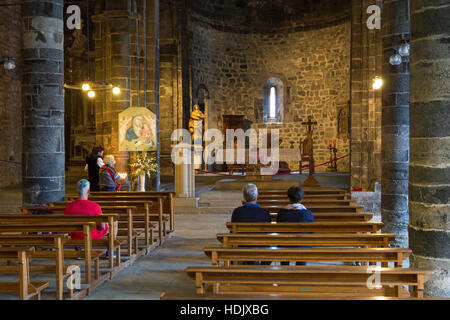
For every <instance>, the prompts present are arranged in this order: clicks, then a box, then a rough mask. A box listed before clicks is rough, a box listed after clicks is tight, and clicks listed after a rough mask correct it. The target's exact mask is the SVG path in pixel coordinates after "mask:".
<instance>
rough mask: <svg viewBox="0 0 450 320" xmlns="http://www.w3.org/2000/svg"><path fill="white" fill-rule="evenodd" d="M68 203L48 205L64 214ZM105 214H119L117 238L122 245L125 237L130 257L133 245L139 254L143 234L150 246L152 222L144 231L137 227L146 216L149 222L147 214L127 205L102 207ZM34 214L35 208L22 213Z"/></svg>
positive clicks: (49, 203)
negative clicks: (139, 240)
mask: <svg viewBox="0 0 450 320" xmlns="http://www.w3.org/2000/svg"><path fill="white" fill-rule="evenodd" d="M67 203H68V202H61V201H58V202H48V203H47V205H48V207H49V209H51V210H52V211H53V212H54V213H61V214H63V213H64V209H65V206H66V204H67ZM100 207H101V209H102V213H103V214H118V215H119V232H118V234H117V238H118V240H119V242H121V244H123V241H122V240H123V239H122V237H125V239H126V243H127V248H128V249H127V250H128V255H129V256H130V257H131V256H132V255H133V243H134V246H135V248H134V249H135V253H136V254H137V253H138V251H139V248H138V247H137V238H138V237H139V236H140V235H141V232H144V233H145V236H144V238H145V243H146V246H147V247H148V246H149V241H150V238H149V237H150V236H149V234H150V235H151V228H152V224H151V223H150V220H148V224H147V225H146V227H145V228H144V231H142V230H140V229H138V228H137V227H136V226H135V222H134V221H135V220H136V219H137V218H138V217H140V216H144V221H145V220H147V214H146V213H143V214H142V213H138V212H137V207H136V206H126V205H107V204H101V205H100ZM25 210H26V212H27V213H32V212H33V211H34V210H35V208H22V212H25Z"/></svg>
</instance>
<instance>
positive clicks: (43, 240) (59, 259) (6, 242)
mask: <svg viewBox="0 0 450 320" xmlns="http://www.w3.org/2000/svg"><path fill="white" fill-rule="evenodd" d="M67 240H68V236H67V235H61V234H59V235H23V234H21V235H2V234H0V246H2V247H4V246H15V247H16V246H21V247H22V246H25V247H37V246H39V247H42V246H45V247H50V248H52V249H54V251H50V252H49V251H44V252H40V251H35V252H34V255H33V258H37V259H38V258H44V259H45V258H48V257H53V258H55V265H50V266H42V265H41V266H39V268H34V267H33V266H31V268H32V269H34V270H33V271H35V272H39V273H51V274H53V273H54V274H55V276H56V299H57V300H62V299H63V289H64V283H63V281H64V278H65V272H64V244H65V243H66V241H67ZM69 295H70V296H71V295H73V293H71V294H69Z"/></svg>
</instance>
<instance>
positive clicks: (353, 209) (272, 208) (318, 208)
mask: <svg viewBox="0 0 450 320" xmlns="http://www.w3.org/2000/svg"><path fill="white" fill-rule="evenodd" d="M261 207H262V208H264V209H266V210H268V211H269V212H278V211H280V210H281V209H286V206H284V205H282V206H279V205H261ZM307 208H308V209H309V210H310V211H311V212H312V214H313V215H316V214H317V213H330V212H335V213H362V212H363V210H364V207H362V206H328V205H320V204H316V205H311V206H307Z"/></svg>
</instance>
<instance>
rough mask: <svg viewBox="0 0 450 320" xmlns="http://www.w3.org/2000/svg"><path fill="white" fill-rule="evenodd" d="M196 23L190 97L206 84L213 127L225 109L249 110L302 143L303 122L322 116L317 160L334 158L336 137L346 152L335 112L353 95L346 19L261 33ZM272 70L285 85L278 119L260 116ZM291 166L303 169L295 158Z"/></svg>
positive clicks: (259, 121)
mask: <svg viewBox="0 0 450 320" xmlns="http://www.w3.org/2000/svg"><path fill="white" fill-rule="evenodd" d="M192 28H193V50H192V51H193V59H192V60H193V68H192V69H193V93H194V96H193V101H194V103H195V102H196V98H197V97H195V93H196V91H197V88H198V87H199V86H201V85H204V86H206V88H207V90H208V91H209V95H210V100H209V103H208V104H209V106H208V108H209V109H208V127H209V128H218V129H221V128H222V116H223V115H229V114H234V115H245V117H246V120H248V121H250V122H251V127H252V128H255V129H262V128H274V129H280V136H281V138H282V139H283V143H282V145H281V147H282V148H290V147H291V146H293V147H294V148H299V144H300V141H301V140H302V139H304V138H305V137H306V131H307V128H306V126H303V125H302V124H301V122H302V121H307V118H308V116H309V115H312V116H313V119H314V120H315V121H317V122H318V125H317V126H316V127H315V128H314V132H315V133H314V152H315V158H316V163H322V162H325V161H328V160H329V155H330V153H329V149H328V142H329V140H334V141H337V147H338V149H339V152H338V156H343V155H346V154H348V153H349V140H348V135H347V132H346V133H345V135H343V134H341V135H339V134H338V119H337V118H338V113H339V110H341V109H345V110H347V108H348V103H349V100H350V77H349V70H350V34H351V31H350V20H349V19H344V20H341V21H337V22H335V23H334V24H332V25H328V26H326V27H320V28H319V27H318V28H308V29H305V30H302V31H298V32H292V33H286V32H283V33H281V32H280V34H263V33H232V32H223V31H219V30H217V29H213V28H210V27H207V26H204V25H203V24H202V23H196V20H195V16H194V21H193V27H192ZM270 77H277V78H279V79H281V80H282V81H283V85H284V108H283V111H284V115H283V123H282V124H280V125H279V124H277V125H273V124H272V125H266V124H264V121H263V87H264V84H265V82H266V81H267V79H269V78H270ZM347 114H348V113H347ZM345 121H348V119H347V118H346V119H345ZM345 121H343V122H345ZM289 165H290V168H291V169H293V170H297V169H298V163H296V162H295V163H290V164H289ZM325 169H326V166H324V167H320V168H318V169H317V171H325ZM338 170H339V171H341V172H348V171H349V167H348V159H345V160H344V161H342V162H339V164H338Z"/></svg>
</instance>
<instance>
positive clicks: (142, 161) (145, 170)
mask: <svg viewBox="0 0 450 320" xmlns="http://www.w3.org/2000/svg"><path fill="white" fill-rule="evenodd" d="M129 166H130V170H131V172H130V176H132V177H138V176H139V175H144V176H150V175H151V173H152V172H158V171H159V166H158V163H157V162H156V156H155V155H154V154H152V155H149V154H148V153H147V152H142V153H141V154H136V155H134V156H131V162H130V164H129Z"/></svg>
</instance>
